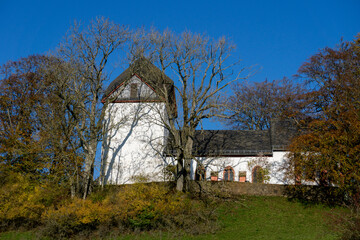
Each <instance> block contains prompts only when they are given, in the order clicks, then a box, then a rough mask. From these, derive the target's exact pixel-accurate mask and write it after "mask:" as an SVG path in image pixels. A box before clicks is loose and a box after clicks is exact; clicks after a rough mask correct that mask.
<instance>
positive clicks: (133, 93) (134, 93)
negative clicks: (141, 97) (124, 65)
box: [130, 83, 138, 99]
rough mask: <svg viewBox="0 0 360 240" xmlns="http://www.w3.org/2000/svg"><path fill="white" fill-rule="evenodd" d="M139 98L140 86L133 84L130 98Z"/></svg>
mask: <svg viewBox="0 0 360 240" xmlns="http://www.w3.org/2000/svg"><path fill="white" fill-rule="evenodd" d="M137 97H138V85H137V84H136V83H132V84H131V85H130V98H132V99H133V98H137Z"/></svg>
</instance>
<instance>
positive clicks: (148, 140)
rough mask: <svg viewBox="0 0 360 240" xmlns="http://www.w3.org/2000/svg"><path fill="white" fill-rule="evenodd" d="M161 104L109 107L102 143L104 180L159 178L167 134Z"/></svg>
mask: <svg viewBox="0 0 360 240" xmlns="http://www.w3.org/2000/svg"><path fill="white" fill-rule="evenodd" d="M164 112H165V105H164V103H160V102H159V103H113V104H110V105H109V107H108V114H107V116H106V119H107V120H106V121H105V129H107V130H106V131H105V132H106V135H105V136H104V140H103V146H102V162H103V167H102V174H103V176H104V179H105V183H111V184H124V183H133V182H134V181H135V179H134V178H136V177H139V176H141V177H146V178H147V179H148V180H149V181H159V180H161V173H162V169H163V168H162V165H163V160H162V156H161V154H162V152H163V148H164V143H165V138H164V136H165V135H166V133H165V129H164V127H163V126H162V124H161V116H163V115H164Z"/></svg>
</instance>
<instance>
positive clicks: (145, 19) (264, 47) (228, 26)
mask: <svg viewBox="0 0 360 240" xmlns="http://www.w3.org/2000/svg"><path fill="white" fill-rule="evenodd" d="M359 13H360V1H359V0H342V1H332V0H328V1H322V0H321V1H320V0H318V1H317V0H313V1H306V0H305V1H295V0H294V1H290V0H287V1H242V0H238V1H228V0H223V1H220V0H218V1H212V0H208V1H196V0H192V1H188V0H183V1H157V0H153V1H144V0H137V1H129V0H127V1H119V0H118V1H107V0H103V1H92V0H87V1H83V0H80V1H77V0H72V1H68V0H64V1H51V0H50V1H49V0H47V1H41V0H33V1H16V0H0V20H1V21H0V22H1V24H0V33H1V36H2V37H1V38H0V64H3V63H5V62H6V61H8V60H16V59H18V58H20V57H26V56H28V55H30V54H35V53H46V52H47V51H49V50H51V49H54V48H55V47H56V46H57V44H58V43H59V42H60V41H61V39H62V37H63V36H64V35H65V33H66V31H67V30H68V29H69V27H70V26H71V25H72V24H73V22H74V20H77V21H81V22H83V23H85V24H86V23H87V22H88V21H89V20H90V19H92V18H94V17H96V16H105V17H108V18H110V19H111V20H113V21H114V22H116V23H120V24H125V25H130V26H131V27H132V28H136V27H142V26H145V27H150V26H155V27H156V28H159V29H165V28H170V29H171V30H173V31H176V32H181V31H183V30H186V29H187V30H190V31H192V32H199V33H206V34H208V35H210V36H212V37H215V38H216V37H220V36H223V35H225V36H227V37H229V38H230V39H232V41H233V42H234V43H235V44H236V45H237V52H236V54H238V55H239V56H240V58H241V59H242V60H243V62H242V63H243V65H244V66H252V65H257V66H258V67H260V68H261V71H259V72H258V73H257V74H256V75H255V76H253V77H252V79H250V80H253V81H262V80H264V79H265V78H268V79H270V80H273V79H279V78H282V77H283V76H288V77H291V76H292V75H293V74H295V73H296V71H297V69H298V68H299V66H300V65H301V64H302V63H303V62H304V61H306V59H307V58H309V57H310V56H311V55H312V54H314V53H316V52H317V51H318V50H319V49H321V48H324V47H326V46H330V47H334V46H335V45H336V44H337V43H338V42H339V41H340V39H341V37H343V38H344V40H347V41H350V40H352V39H353V38H354V36H355V35H356V34H357V33H358V32H360V14H359ZM114 77H116V76H114Z"/></svg>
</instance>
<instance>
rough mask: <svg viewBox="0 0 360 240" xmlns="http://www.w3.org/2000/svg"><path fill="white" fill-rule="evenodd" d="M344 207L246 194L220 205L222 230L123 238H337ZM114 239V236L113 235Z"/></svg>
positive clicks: (26, 235)
mask: <svg viewBox="0 0 360 240" xmlns="http://www.w3.org/2000/svg"><path fill="white" fill-rule="evenodd" d="M340 211H344V209H341V208H337V209H330V208H329V207H325V206H322V205H308V206H305V205H303V204H301V203H299V202H291V201H288V200H287V199H286V198H283V197H255V196H245V197H243V199H241V200H239V201H237V202H231V203H228V204H224V205H223V206H221V207H220V208H219V217H220V224H221V230H220V231H218V232H216V233H215V234H211V235H210V234H205V235H198V236H188V235H182V236H181V237H180V236H178V235H174V234H173V233H167V232H154V233H143V234H138V235H126V236H122V237H118V238H115V239H116V240H120V239H174V238H175V239H204V240H205V239H206V240H208V239H267V240H268V239H277V240H278V239H306V240H310V239H324V240H325V239H329V240H330V239H337V235H336V233H335V232H334V231H332V226H331V224H330V222H331V221H330V219H331V214H333V213H334V212H335V213H336V212H340ZM0 239H6V240H7V239H19V240H20V239H36V237H35V236H34V235H33V234H31V233H29V232H26V233H18V232H9V233H3V234H0ZM110 239H112V238H110Z"/></svg>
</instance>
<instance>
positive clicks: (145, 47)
mask: <svg viewBox="0 0 360 240" xmlns="http://www.w3.org/2000/svg"><path fill="white" fill-rule="evenodd" d="M135 36H136V38H135V39H134V41H133V45H132V46H133V48H132V51H131V52H132V54H133V57H134V59H138V58H142V57H144V56H145V57H146V58H147V59H150V61H151V62H153V63H154V64H155V65H156V66H158V67H159V69H160V70H161V71H162V72H163V73H164V74H163V75H164V77H165V74H167V75H168V76H170V77H171V78H173V80H174V82H175V89H176V93H177V95H178V101H177V106H178V117H177V118H176V113H175V111H174V104H173V103H172V102H170V101H171V99H172V98H171V97H169V96H170V94H171V93H170V92H169V88H168V87H166V86H164V88H163V89H161V91H162V94H161V95H163V96H166V97H165V98H164V99H165V101H166V110H167V117H166V119H165V118H164V119H163V120H162V122H161V123H159V124H162V125H164V126H165V127H166V129H167V130H168V132H169V135H170V139H171V140H172V141H171V142H170V145H171V149H172V150H173V153H174V157H175V158H176V160H177V176H176V179H177V189H178V190H183V191H188V190H189V181H190V175H189V173H190V162H191V160H192V159H193V158H194V156H193V155H192V147H193V138H194V133H195V129H196V128H197V127H198V126H199V125H200V124H201V123H202V121H203V120H204V119H209V118H212V117H214V116H216V115H218V114H219V112H220V111H219V108H221V107H222V104H221V103H220V101H219V99H220V96H221V93H222V91H223V90H224V89H225V88H226V87H228V86H229V84H230V83H232V82H234V81H237V80H238V79H240V78H241V75H240V74H243V72H244V69H243V68H241V69H236V68H235V66H236V65H237V63H238V62H236V61H235V62H232V61H231V60H230V56H231V53H232V52H233V50H234V46H233V45H232V44H230V43H229V41H228V40H226V39H225V38H220V39H217V40H215V39H212V38H210V37H208V36H205V35H201V34H193V33H190V32H183V33H181V34H175V33H173V32H171V31H169V30H165V31H163V32H159V31H157V30H152V31H150V32H148V33H144V32H142V33H141V34H137V35H135ZM242 78H245V76H242Z"/></svg>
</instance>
